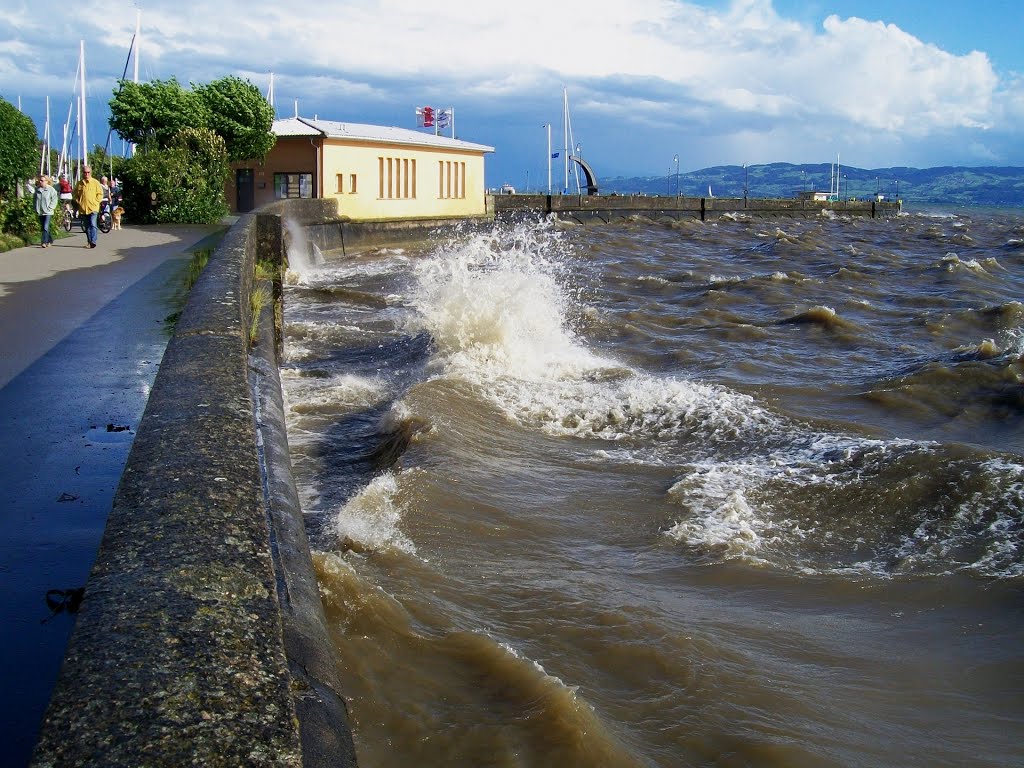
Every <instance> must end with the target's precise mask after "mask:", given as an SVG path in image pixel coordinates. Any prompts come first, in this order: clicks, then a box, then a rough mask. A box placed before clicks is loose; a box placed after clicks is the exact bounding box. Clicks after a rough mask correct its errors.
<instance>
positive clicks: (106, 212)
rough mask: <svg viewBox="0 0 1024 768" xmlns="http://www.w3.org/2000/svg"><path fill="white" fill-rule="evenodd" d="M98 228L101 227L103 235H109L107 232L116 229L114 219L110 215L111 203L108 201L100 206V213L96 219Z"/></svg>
mask: <svg viewBox="0 0 1024 768" xmlns="http://www.w3.org/2000/svg"><path fill="white" fill-rule="evenodd" d="M96 226H97V227H99V229H100V232H102V233H103V234H107V232H109V231H110V230H111V229H113V228H114V217H113V216H112V215H111V213H110V203H109V202H107V201H106V200H104V201H103V202H102V203H101V204H100V213H99V215H98V216H97V217H96Z"/></svg>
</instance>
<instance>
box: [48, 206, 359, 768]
mask: <svg viewBox="0 0 1024 768" xmlns="http://www.w3.org/2000/svg"><path fill="white" fill-rule="evenodd" d="M254 224H255V222H254V218H253V217H251V216H248V217H243V218H242V219H240V220H239V222H238V223H237V224H236V225H235V226H234V227H233V228H232V230H231V231H230V232H229V233H228V235H227V236H226V237H225V238H224V241H223V242H222V244H221V246H220V247H219V248H218V249H217V250H216V252H215V253H214V255H213V257H212V258H211V260H210V263H209V264H208V266H207V267H206V269H205V270H204V271H203V274H202V275H201V277H200V280H199V282H198V283H197V284H196V286H195V287H194V288H193V290H192V291H191V293H190V296H189V299H188V303H187V304H186V307H185V309H184V311H183V313H182V316H181V319H180V320H179V323H178V326H177V329H176V332H175V335H174V337H173V338H172V339H171V341H170V342H169V344H168V346H167V350H166V352H165V354H164V358H163V361H162V363H161V367H160V371H159V373H158V375H157V378H156V381H155V382H154V386H153V390H152V392H151V393H150V396H149V400H148V404H147V406H146V410H145V413H144V415H143V418H142V421H141V423H140V425H139V429H138V432H137V435H136V437H135V441H134V444H133V447H132V450H131V453H130V455H129V457H128V461H127V464H126V467H125V471H124V474H123V476H122V479H121V483H120V485H119V487H118V490H117V493H116V495H115V498H114V503H113V508H112V510H111V513H110V517H109V518H108V521H107V526H106V529H105V532H104V536H103V541H102V543H101V545H100V550H99V553H98V555H97V559H96V563H95V566H94V567H93V570H92V573H91V574H90V577H89V581H88V583H87V584H86V590H85V599H84V601H83V603H82V608H81V611H80V613H79V616H78V619H77V622H76V625H75V629H74V632H73V635H72V638H71V641H70V644H69V647H68V650H67V653H66V656H65V661H64V665H63V667H62V670H61V674H60V677H59V679H58V681H57V686H56V688H55V690H54V693H53V696H52V698H51V701H50V706H49V709H48V711H47V714H46V718H45V720H44V723H43V727H42V731H41V734H40V738H39V741H38V743H37V746H36V751H35V754H34V757H33V765H35V766H79V765H103V766H138V765H150V766H181V765H203V766H238V765H253V766H262V765H267V766H271V765H272V766H308V765H325V764H328V763H329V764H331V765H342V766H347V765H354V764H355V757H354V749H353V747H352V742H351V733H350V731H349V728H348V723H347V718H346V715H345V711H344V702H343V701H342V699H341V697H340V695H339V693H338V690H339V685H338V681H337V679H336V674H337V673H336V671H334V667H333V661H332V655H331V654H332V652H331V649H330V647H329V641H328V639H327V635H326V625H325V620H324V618H323V609H322V606H321V605H320V602H319V595H318V592H317V590H316V580H315V577H314V575H313V571H312V564H311V562H310V560H309V551H308V545H307V544H306V542H305V538H304V536H305V533H304V530H303V529H302V518H301V510H299V508H298V502H297V496H296V495H295V492H294V488H293V487H291V489H290V490H289V486H290V485H291V468H290V463H288V456H287V439H286V433H285V430H284V421H283V410H282V409H281V408H280V405H279V402H280V397H281V395H280V382H279V381H278V379H277V378H276V366H277V361H276V356H275V352H274V347H275V345H274V344H273V341H272V340H273V338H274V334H273V332H272V331H271V332H266V333H267V335H266V337H265V338H267V339H269V340H270V341H269V343H266V344H265V345H264V346H266V347H267V348H268V350H267V351H265V352H264V351H262V350H261V355H262V360H263V362H262V363H261V364H258V365H256V366H255V367H257V368H260V369H261V370H262V382H261V386H262V389H261V390H258V391H257V392H258V394H257V395H256V401H257V402H259V403H261V405H262V408H261V414H260V418H261V430H260V432H259V433H258V432H257V427H256V421H255V407H256V402H254V397H253V392H254V390H253V389H252V388H251V384H252V382H250V379H249V360H250V357H249V349H248V336H249V320H250V318H249V314H250V308H249V293H250V291H251V289H252V282H253V263H254V260H255V258H256V256H257V253H256V251H257V247H256V240H257V239H256V238H255V237H254V236H253V235H252V234H251V233H252V232H253V231H254V230H255V226H254ZM278 226H279V221H278ZM279 239H280V238H279ZM279 256H280V254H279V253H278V254H269V255H267V254H260V257H261V258H275V257H279ZM266 314H267V316H268V318H272V317H273V314H274V313H273V308H268V310H267V312H266ZM263 323H264V325H267V324H268V323H269V324H270V326H269V327H270V328H272V320H269V319H267V320H264V321H263ZM271 374H272V375H271ZM275 387H276V393H277V394H276V398H277V400H276V402H275V397H274V394H273V392H274V388H275ZM267 435H270V436H271V437H270V438H269V439H268V438H267ZM264 459H270V460H272V461H273V462H277V463H278V464H277V466H275V467H272V468H268V466H266V465H265V464H264V463H263V460H264ZM267 478H274V479H273V480H272V481H269V480H267ZM271 501H273V503H271ZM293 501H294V503H292V502H293Z"/></svg>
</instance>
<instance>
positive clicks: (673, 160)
mask: <svg viewBox="0 0 1024 768" xmlns="http://www.w3.org/2000/svg"><path fill="white" fill-rule="evenodd" d="M672 162H674V163H675V164H676V197H679V155H673V156H672Z"/></svg>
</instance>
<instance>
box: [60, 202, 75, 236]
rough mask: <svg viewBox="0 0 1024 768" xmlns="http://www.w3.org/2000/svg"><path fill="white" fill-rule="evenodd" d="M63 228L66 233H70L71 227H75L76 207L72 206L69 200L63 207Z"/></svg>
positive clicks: (61, 220) (61, 221)
mask: <svg viewBox="0 0 1024 768" xmlns="http://www.w3.org/2000/svg"><path fill="white" fill-rule="evenodd" d="M60 215H61V219H60V223H61V226H62V227H64V231H65V232H70V231H71V227H73V226H74V225H75V206H73V205H72V204H71V202H70V201H69V200H65V201H64V203H63V204H62V205H61V214H60Z"/></svg>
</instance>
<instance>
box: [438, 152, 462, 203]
mask: <svg viewBox="0 0 1024 768" xmlns="http://www.w3.org/2000/svg"><path fill="white" fill-rule="evenodd" d="M437 196H438V197H439V198H441V199H442V200H451V199H459V200H462V199H465V197H466V164H465V163H459V162H455V161H452V160H438V161H437Z"/></svg>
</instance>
